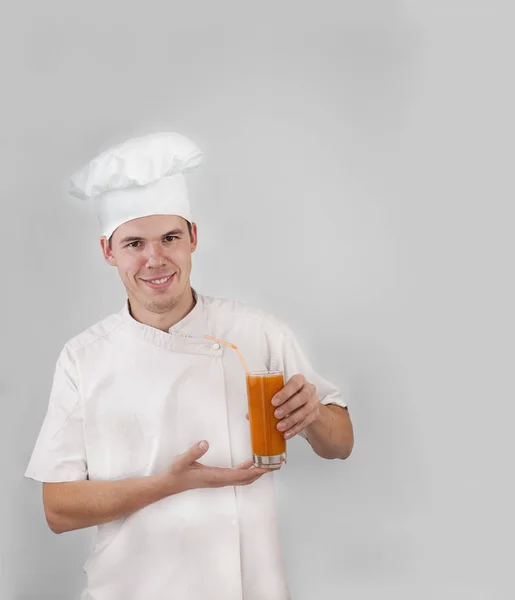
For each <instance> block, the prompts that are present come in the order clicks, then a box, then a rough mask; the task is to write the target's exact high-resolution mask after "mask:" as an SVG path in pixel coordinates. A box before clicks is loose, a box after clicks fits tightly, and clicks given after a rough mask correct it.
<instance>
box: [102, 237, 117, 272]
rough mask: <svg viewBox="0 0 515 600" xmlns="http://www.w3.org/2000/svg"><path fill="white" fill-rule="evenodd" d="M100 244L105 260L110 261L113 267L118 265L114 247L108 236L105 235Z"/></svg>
mask: <svg viewBox="0 0 515 600" xmlns="http://www.w3.org/2000/svg"><path fill="white" fill-rule="evenodd" d="M100 246H101V248H102V254H103V255H104V260H105V261H106V262H107V263H109V264H110V265H111V266H112V267H116V260H115V258H114V254H113V249H112V248H111V246H110V245H109V240H108V239H107V238H106V236H105V235H104V236H102V237H101V238H100Z"/></svg>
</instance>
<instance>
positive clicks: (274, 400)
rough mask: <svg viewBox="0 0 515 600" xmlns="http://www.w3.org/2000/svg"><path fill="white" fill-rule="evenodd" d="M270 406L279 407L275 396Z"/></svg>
mask: <svg viewBox="0 0 515 600" xmlns="http://www.w3.org/2000/svg"><path fill="white" fill-rule="evenodd" d="M272 404H273V405H274V406H279V400H278V398H276V397H275V396H274V397H273V398H272Z"/></svg>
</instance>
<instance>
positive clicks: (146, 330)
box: [25, 295, 346, 600]
mask: <svg viewBox="0 0 515 600" xmlns="http://www.w3.org/2000/svg"><path fill="white" fill-rule="evenodd" d="M205 333H207V334H208V335H211V336H213V337H216V338H220V339H224V340H227V341H230V342H232V343H235V344H236V345H237V346H239V347H240V349H241V351H242V354H243V356H244V357H245V360H246V362H247V364H248V366H249V368H250V369H251V370H262V369H272V370H284V372H285V379H286V380H288V379H289V378H290V377H291V376H292V375H294V374H295V373H302V374H304V375H305V376H306V377H307V379H308V380H309V381H311V382H312V383H314V384H315V385H316V387H317V392H318V395H319V397H320V399H321V401H322V402H323V403H324V404H330V403H334V404H339V405H340V406H346V403H345V402H344V401H343V399H342V398H341V396H340V394H339V392H338V390H337V389H336V388H335V387H334V386H333V385H331V384H330V383H328V382H327V381H325V380H324V379H322V378H321V377H320V376H319V375H317V374H316V373H315V372H314V371H313V369H312V367H311V366H310V364H309V362H308V361H307V360H306V358H305V356H304V354H303V353H302V351H301V350H300V348H299V346H298V344H297V343H296V341H295V339H294V337H293V335H292V333H291V331H290V330H289V329H288V328H287V327H286V326H285V325H283V324H282V323H281V322H279V321H278V320H277V319H274V318H273V317H271V316H270V315H268V314H266V313H264V312H262V311H259V310H256V309H252V308H250V307H248V306H245V305H242V304H239V303H235V302H231V301H228V300H222V299H215V298H209V297H204V296H201V295H197V304H196V305H195V308H194V309H193V310H192V311H191V312H190V313H189V314H188V315H187V316H186V317H185V318H184V319H183V320H182V321H181V322H180V323H178V324H177V325H175V326H174V327H172V328H171V330H170V332H169V333H167V332H163V331H160V330H158V329H154V328H152V327H149V326H146V325H143V324H141V323H138V322H137V321H135V320H134V319H133V318H132V317H131V316H130V313H129V311H128V309H127V306H125V307H124V308H123V310H122V311H120V312H119V313H116V314H114V315H111V316H110V317H108V318H106V319H104V320H103V321H101V322H99V323H97V324H96V325H94V326H93V327H91V328H89V329H88V330H86V331H85V332H83V333H82V334H81V335H79V336H77V337H76V338H74V339H73V340H71V341H70V342H68V343H67V344H66V346H65V348H64V350H63V352H62V354H61V356H60V358H59V361H58V363H57V367H56V372H55V376H54V384H53V389H52V393H51V397H50V402H49V408H48V412H47V415H46V418H45V420H44V423H43V426H42V429H41V432H40V435H39V437H38V440H37V443H36V446H35V449H34V452H33V454H32V457H31V460H30V463H29V465H28V467H27V470H26V473H25V475H26V476H27V477H30V478H32V479H35V480H38V481H46V482H52V481H53V482H57V481H76V480H82V479H86V478H89V479H91V480H105V481H114V480H119V479H125V478H129V477H141V476H147V475H152V474H156V473H158V472H161V471H162V470H163V469H164V468H166V467H167V465H169V463H170V461H171V460H172V458H173V457H174V456H176V455H177V454H180V453H182V452H184V451H185V450H187V449H188V448H189V447H191V446H192V445H193V444H194V443H196V442H198V441H199V440H201V439H206V440H208V441H209V443H210V449H209V451H208V452H207V454H206V455H205V456H204V457H203V458H202V462H203V463H204V464H206V465H212V466H220V467H230V466H235V465H236V464H238V463H241V462H243V461H244V460H247V459H248V458H250V457H251V450H250V448H251V446H250V433H249V424H248V421H247V420H246V418H245V413H246V412H247V397H246V387H245V375H244V372H243V369H242V366H241V364H240V362H239V360H238V358H237V356H236V353H235V352H234V351H233V350H232V349H231V348H228V347H226V346H221V347H220V345H219V344H216V343H212V342H210V341H209V340H206V339H205V338H204V337H203V336H204V334H205ZM288 460H289V461H294V460H295V457H294V456H289V458H288ZM284 468H288V466H287V465H286V466H285V467H284ZM273 477H274V476H273V474H272V473H270V474H266V475H265V476H264V477H262V478H261V479H259V480H258V481H256V482H255V483H253V484H251V485H249V486H243V487H226V488H217V489H200V490H190V491H188V492H184V493H181V494H177V495H174V496H170V497H168V498H165V499H163V500H161V501H159V502H156V503H154V504H152V505H150V506H147V507H146V508H144V509H142V510H140V511H138V512H136V513H134V514H132V515H130V516H129V517H127V518H124V519H120V520H117V521H113V522H111V523H107V524H104V525H100V526H99V527H98V532H97V538H96V544H95V547H94V549H93V552H92V554H91V556H90V557H89V559H88V560H87V562H86V564H85V566H84V569H85V572H86V575H87V589H86V590H84V593H83V595H82V600H142V599H149V600H170V599H171V598H177V599H180V600H220V599H222V598H223V600H243V599H244V600H263V599H266V600H287V599H288V598H289V592H288V587H287V583H286V579H285V573H284V568H283V563H282V557H281V551H280V543H279V536H278V529H277V522H276V507H275V495H274V480H273Z"/></svg>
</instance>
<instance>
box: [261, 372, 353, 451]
mask: <svg viewBox="0 0 515 600" xmlns="http://www.w3.org/2000/svg"><path fill="white" fill-rule="evenodd" d="M272 404H273V405H274V406H277V407H278V408H277V410H276V411H275V416H276V417H277V418H278V419H280V422H279V423H278V425H277V428H278V429H279V430H280V431H282V432H284V436H285V438H286V439H290V438H292V437H293V436H295V435H297V434H298V433H301V432H302V433H303V434H304V435H305V436H306V439H307V440H308V442H309V443H310V444H311V447H312V448H313V450H314V451H315V452H316V453H317V454H318V455H319V456H321V457H322V458H341V459H345V458H348V457H349V456H350V454H351V452H352V448H353V446H354V434H353V429H352V423H351V420H350V416H349V412H348V410H347V409H346V408H343V407H341V406H338V405H336V404H327V405H325V404H322V402H320V400H319V398H318V395H317V390H316V387H315V386H314V385H313V384H312V383H309V382H308V381H306V378H305V377H304V375H300V374H297V375H294V376H293V377H292V378H291V379H290V380H289V381H288V382H287V384H286V385H285V386H284V387H283V389H282V390H280V391H279V392H277V394H276V395H275V396H274V398H273V399H272Z"/></svg>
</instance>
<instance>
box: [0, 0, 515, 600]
mask: <svg viewBox="0 0 515 600" xmlns="http://www.w3.org/2000/svg"><path fill="white" fill-rule="evenodd" d="M130 4H131V3H130V2H121V1H116V2H106V1H102V2H96V1H89V2H81V3H76V2H70V1H69V0H67V1H66V2H65V1H61V2H37V1H36V0H30V1H26V2H22V3H18V4H15V5H14V4H12V3H11V4H10V6H11V8H10V9H9V13H7V12H4V14H3V15H1V18H0V23H1V25H0V50H1V52H0V65H1V77H2V96H1V118H2V127H1V129H0V164H1V177H0V192H1V199H2V233H3V237H2V250H3V253H2V256H3V265H2V266H3V269H2V271H3V277H2V293H1V296H0V302H1V304H0V308H1V311H2V316H3V319H2V323H3V326H2V333H1V339H0V343H1V352H2V361H1V367H0V368H1V372H0V394H1V401H2V419H1V421H0V456H1V457H2V465H1V466H2V474H3V481H2V494H1V495H0V512H1V514H2V520H1V521H2V525H1V528H2V529H1V532H0V559H1V563H0V565H1V577H0V598H1V599H2V600H33V599H34V600H36V599H37V600H40V599H47V598H48V599H52V600H72V599H76V598H77V597H78V595H79V592H80V589H81V586H82V572H81V567H82V564H83V562H84V559H85V557H86V554H87V552H88V549H89V544H90V538H91V531H89V530H88V531H80V532H73V533H68V534H64V535H61V536H56V535H54V534H52V533H51V532H50V530H49V529H48V528H47V526H46V524H45V521H44V517H43V509H42V503H41V491H40V488H41V486H40V484H37V483H34V482H32V481H28V480H24V478H23V472H24V470H25V467H26V465H27V462H28V459H29V456H30V453H31V452H32V448H33V445H34V442H35V439H36V436H37V434H38V431H39V428H40V426H41V422H42V420H43V417H44V414H45V412H46V407H47V402H48V393H49V390H50V384H51V378H52V373H53V368H54V364H55V361H56V359H57V356H58V354H59V352H60V350H61V348H62V346H63V344H64V343H65V342H66V341H67V340H68V339H69V338H70V337H72V336H73V335H75V334H77V333H78V332H80V331H81V330H82V329H84V328H86V327H88V326H89V325H91V324H92V323H94V322H95V321H97V320H98V319H101V318H103V317H104V316H106V315H107V314H109V313H111V312H113V311H116V310H119V308H120V307H121V305H122V303H123V299H124V294H123V288H122V287H121V284H120V283H119V281H118V279H117V273H116V271H115V270H114V269H112V268H110V267H108V266H107V265H105V263H104V262H103V260H102V258H101V254H100V248H99V245H98V229H97V225H96V221H95V216H94V214H93V210H92V207H90V206H87V205H86V204H82V203H80V202H79V201H72V200H71V199H68V198H67V197H66V195H65V193H64V189H65V188H64V183H65V179H66V177H67V176H68V175H69V174H70V173H71V172H72V171H73V170H74V169H75V168H76V167H78V166H81V165H82V164H83V162H84V161H86V160H87V159H89V158H90V157H92V156H93V155H94V154H95V153H96V152H97V150H99V149H100V148H104V147H106V146H108V145H109V144H111V143H113V142H118V141H121V140H124V139H126V138H128V137H131V136H133V135H139V134H142V133H148V132H153V131H157V130H160V129H167V130H170V129H171V130H176V131H179V132H181V133H183V134H185V135H188V136H190V137H191V138H192V139H194V140H195V141H196V142H197V143H198V144H199V145H200V146H201V147H202V148H203V149H204V151H205V153H206V161H205V165H204V167H203V168H202V170H201V171H197V173H195V175H194V176H191V178H190V189H191V193H192V203H193V207H194V210H195V214H196V220H197V222H198V225H199V232H200V248H199V250H198V253H197V254H196V255H195V259H194V276H193V283H194V285H195V286H196V287H197V289H198V290H199V291H201V292H202V293H205V294H211V295H221V296H226V297H234V298H237V299H240V300H243V301H247V302H250V303H253V304H256V305H258V306H261V307H264V308H266V309H268V310H270V311H272V312H273V313H275V314H276V315H277V316H279V317H282V318H283V319H284V320H286V321H287V322H288V323H289V324H290V325H291V326H292V327H293V329H294V330H295V331H296V332H297V335H298V337H299V339H300V340H301V342H302V343H303V345H304V347H305V348H306V350H307V353H308V354H309V356H310V357H311V358H312V360H313V363H314V364H315V365H316V366H317V367H318V369H319V370H320V372H321V373H323V374H324V375H325V376H326V377H327V378H329V379H332V380H334V381H335V382H337V383H338V384H339V385H340V386H341V387H342V389H343V390H344V393H345V394H346V395H347V396H348V399H349V403H350V406H351V415H352V417H353V420H354V426H355V432H356V446H355V450H354V454H353V456H352V457H351V459H350V460H349V461H344V462H341V461H323V460H322V459H319V458H318V457H316V456H315V455H314V454H313V453H312V451H311V450H310V449H309V447H308V446H307V444H306V443H305V442H304V441H303V440H302V439H299V438H297V439H295V440H293V441H292V442H291V444H290V446H289V448H290V462H289V465H288V468H286V469H284V470H283V471H282V472H281V473H280V474H279V475H278V482H279V502H280V513H281V527H282V535H283V543H284V551H285V556H286V561H287V568H288V574H289V581H290V585H291V589H292V592H293V598H294V600H313V599H314V598H317V599H318V598H320V599H322V600H326V599H327V600H330V599H340V598H352V600H377V599H378V598H382V599H388V600H390V599H391V600H393V599H395V600H413V599H416V600H433V599H435V600H436V599H438V600H460V599H466V600H501V599H512V598H513V597H515V585H514V583H513V578H512V574H511V570H512V564H513V555H512V551H513V546H512V540H513V534H514V528H513V511H512V509H513V505H514V500H515V498H514V494H513V486H512V480H513V477H512V474H513V466H512V457H513V446H512V445H510V446H509V447H508V442H507V440H508V439H509V438H510V437H511V433H512V421H513V417H514V409H513V402H514V399H515V398H514V387H515V386H514V383H513V377H512V373H513V362H514V360H513V359H514V349H513V348H514V346H513V339H514V333H515V331H514V319H513V306H514V301H515V289H514V283H513V269H512V257H513V245H514V244H513V234H512V231H513V216H514V214H513V213H514V211H513V208H512V200H513V182H512V176H511V174H512V173H510V171H511V172H513V137H514V133H515V132H514V119H513V106H514V101H515V98H514V86H513V56H514V51H515V43H514V41H513V16H514V15H513V10H511V9H509V6H510V4H511V3H509V2H501V1H499V0H497V1H496V0H490V1H489V2H479V1H474V0H467V1H465V0H463V1H461V2H459V1H457V0H445V1H435V0H423V1H420V2H400V1H395V0H376V1H372V0H360V1H359V2H358V1H356V2H345V1H340V2H331V3H329V2H325V1H323V0H317V2H313V3H308V2H301V3H299V2H293V1H291V2H290V1H288V2H286V1H285V2H278V1H276V2H261V3H255V2H254V3H250V2H242V1H240V2H221V1H217V2H207V1H206V2H183V3H171V2H154V1H147V2H144V3H142V6H134V7H133V6H131V5H130ZM134 4H135V5H136V4H140V3H134ZM13 6H15V8H12V7H13ZM3 10H4V11H5V9H3ZM510 441H511V440H510ZM149 600H150V599H149Z"/></svg>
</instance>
